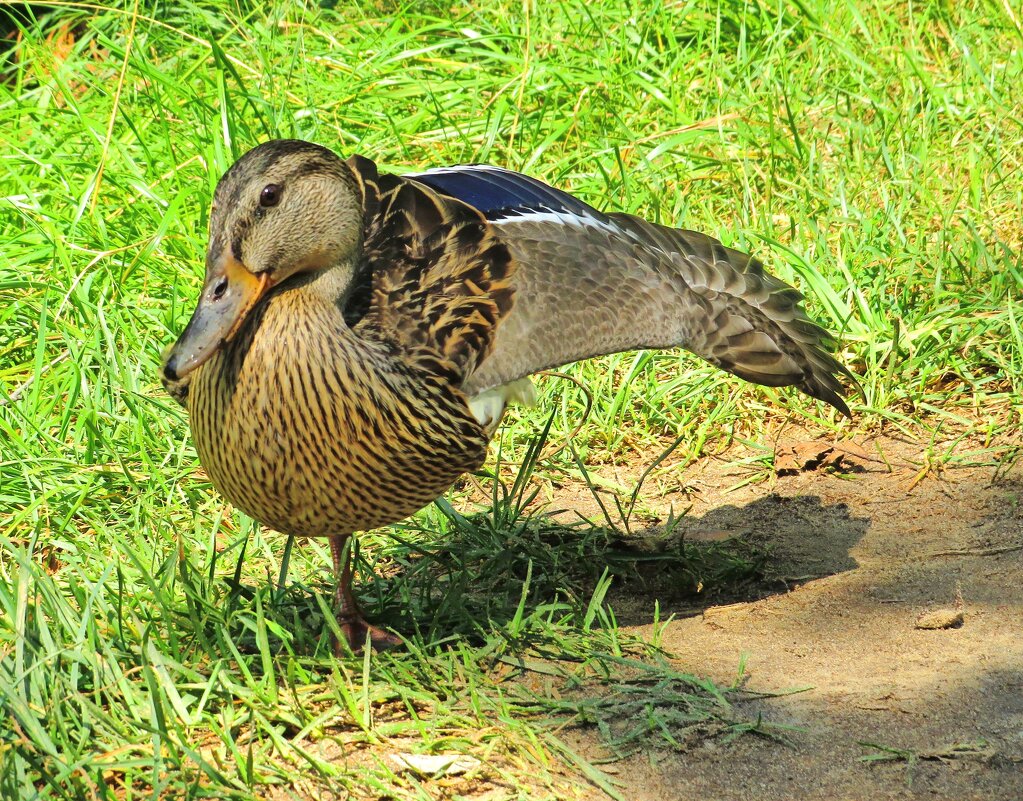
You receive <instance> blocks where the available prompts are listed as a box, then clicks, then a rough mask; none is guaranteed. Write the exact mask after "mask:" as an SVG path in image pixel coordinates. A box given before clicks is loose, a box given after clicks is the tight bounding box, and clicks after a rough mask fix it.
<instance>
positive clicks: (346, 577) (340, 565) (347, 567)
mask: <svg viewBox="0 0 1023 801" xmlns="http://www.w3.org/2000/svg"><path fill="white" fill-rule="evenodd" d="M349 539H350V536H349V535H347V534H345V535H341V536H333V537H330V555H331V557H332V558H333V559H334V575H335V576H336V577H337V586H336V588H335V589H334V606H335V609H336V610H337V623H338V626H339V627H340V628H341V635H342V636H343V637H344V638H345V639H346V640H347V641H348V644H349V645H350V646H351V647H352V650H358V649H360V648H362V647H364V646H365V645H366V642H367V641H369V642H370V643H371V647H372V648H374V649H375V650H377V651H385V650H387V649H388V648H393V647H395V646H396V645H400V644H401V639H400V638H398V637H397V636H395V635H394V634H391V633H390V632H388V631H384V630H383V629H381V628H378V627H377V626H373V625H371V624H370V623H369V621H367V620H366V618H364V617H363V616H362V612H361V611H360V610H359V605H358V604H357V603H356V601H355V596H354V595H352V586H351V585H352V549H351V547H349V544H348V540H349ZM334 650H335V652H336V653H337V654H338V655H340V654H341V643H340V642H338V643H336V645H335V649H334Z"/></svg>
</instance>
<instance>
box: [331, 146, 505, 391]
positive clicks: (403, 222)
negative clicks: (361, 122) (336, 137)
mask: <svg viewBox="0 0 1023 801" xmlns="http://www.w3.org/2000/svg"><path fill="white" fill-rule="evenodd" d="M348 163H349V165H350V166H351V167H352V169H353V171H354V172H355V174H356V176H357V177H358V179H359V180H360V182H361V183H362V186H363V192H364V205H365V209H366V216H365V221H366V222H365V239H364V243H363V252H364V255H363V260H362V263H361V264H360V265H359V267H358V268H357V273H356V281H355V284H354V286H353V288H352V290H351V292H350V295H349V299H348V302H347V304H346V306H345V316H346V319H347V320H348V322H349V324H350V325H352V326H353V327H354V328H355V330H356V331H357V332H359V333H361V334H364V335H365V334H368V335H372V336H378V337H380V338H382V339H384V340H386V341H389V342H392V343H393V344H395V345H396V346H397V347H399V348H400V349H401V350H402V351H404V352H406V353H407V355H408V358H410V359H412V360H416V361H418V363H419V365H420V366H421V367H426V368H427V369H431V370H436V371H440V372H444V373H446V374H448V375H449V377H450V379H451V380H452V382H453V383H454V384H455V385H456V386H460V385H461V384H462V383H463V382H464V380H465V378H466V377H467V376H468V375H470V374H472V373H473V372H474V371H475V370H476V369H477V368H478V367H479V365H480V364H481V363H482V362H483V361H484V359H485V358H486V357H487V355H488V354H489V353H490V352H491V350H492V347H493V343H494V333H495V330H496V327H497V324H498V322H499V321H500V320H501V319H502V318H503V317H505V316H506V315H507V314H508V313H509V311H510V310H511V308H512V302H513V296H514V290H513V289H512V283H511V281H512V275H513V272H514V263H513V261H512V259H511V256H510V255H509V252H508V248H507V247H506V245H505V244H504V243H503V242H502V241H501V240H500V239H499V238H498V237H497V236H496V235H495V232H494V230H493V228H492V226H491V225H490V224H489V222H488V221H487V219H486V218H485V217H484V216H483V214H482V213H480V212H479V211H477V210H476V209H474V208H473V207H472V206H470V205H469V204H467V203H465V202H463V201H461V200H458V199H456V198H454V197H451V196H447V195H442V194H438V193H437V192H435V191H434V190H433V189H431V188H430V187H428V186H425V185H423V184H419V183H416V182H415V181H410V180H407V179H405V178H402V177H399V176H395V175H387V174H380V173H378V172H377V169H376V166H375V165H374V164H373V162H371V161H369V160H368V159H365V158H362V157H360V156H353V157H352V158H351V159H349V161H348Z"/></svg>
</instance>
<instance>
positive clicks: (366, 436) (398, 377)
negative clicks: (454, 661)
mask: <svg viewBox="0 0 1023 801" xmlns="http://www.w3.org/2000/svg"><path fill="white" fill-rule="evenodd" d="M800 299H801V296H800V295H799V293H798V292H796V291H795V290H794V289H792V288H791V287H788V286H787V285H785V284H783V283H782V282H781V281H779V280H777V279H776V278H773V277H772V276H770V275H767V274H766V273H764V272H763V269H762V267H761V266H760V264H759V262H756V261H755V260H752V259H751V258H750V257H749V256H746V255H745V254H741V253H738V252H737V251H734V250H730V249H728V248H725V247H723V246H722V245H721V244H720V243H718V242H716V241H715V240H713V239H710V238H709V237H706V236H703V235H701V234H697V233H695V232H687V231H679V230H675V229H669V228H665V227H663V226H657V225H654V224H653V223H648V222H646V221H643V220H640V219H638V218H636V217H632V216H630V215H621V214H610V215H605V214H602V213H600V212H598V211H596V210H594V209H592V208H591V207H589V206H586V205H585V204H582V203H581V202H579V201H577V200H576V199H574V198H572V197H571V196H569V195H565V194H564V193H560V192H558V191H557V190H554V189H551V188H550V187H546V186H545V185H543V184H540V183H538V182H535V181H532V179H528V178H526V177H525V176H520V175H517V174H515V173H509V172H507V171H502V170H497V169H496V168H489V167H466V168H454V169H449V170H440V171H434V172H428V173H423V174H421V175H415V176H406V177H400V176H394V175H384V174H380V173H378V171H377V169H376V167H375V165H374V164H373V163H372V162H370V161H369V160H367V159H364V158H361V157H358V156H355V157H352V158H351V159H349V160H348V161H347V162H343V161H341V159H339V158H338V157H337V156H335V155H334V154H333V153H331V152H330V151H329V150H326V149H325V148H321V147H319V146H317V145H312V144H309V143H305V142H296V141H280V142H270V143H267V144H265V145H261V146H260V147H258V148H256V149H255V150H253V151H251V152H250V153H249V154H247V155H246V156H245V157H243V158H242V159H241V160H239V162H238V163H237V164H236V165H235V166H234V167H232V168H231V170H229V171H228V173H227V174H226V175H225V176H224V178H223V179H222V180H221V182H220V184H219V185H218V187H217V192H216V195H215V199H214V210H213V214H212V215H211V223H210V248H209V251H208V254H207V277H206V283H205V286H204V288H203V293H202V295H201V297H200V302H199V304H198V306H197V308H196V312H195V314H194V315H193V318H192V320H191V321H190V322H189V325H188V327H187V328H186V330H185V332H184V333H183V334H182V336H181V338H180V339H179V341H178V343H177V344H176V345H175V347H174V348H173V349H172V350H171V351H170V352H169V353H167V355H166V361H165V368H164V380H165V383H166V385H167V387H168V390H169V391H171V393H172V394H174V396H175V397H177V398H179V399H181V400H182V401H183V402H184V403H186V404H187V408H188V413H189V421H190V424H191V428H192V433H193V436H194V438H195V442H196V447H197V449H198V452H199V457H200V460H201V461H202V463H203V465H204V466H205V467H206V469H207V471H208V472H209V475H210V477H211V478H212V480H213V483H214V484H215V486H216V487H217V488H218V489H219V490H220V492H221V493H223V494H224V496H225V497H227V498H228V499H229V500H230V501H231V502H232V503H234V504H235V505H237V506H238V507H239V508H241V509H242V510H244V511H245V512H246V513H247V514H249V515H250V516H252V517H254V518H255V519H257V520H259V521H261V522H262V523H264V524H266V525H268V526H271V527H273V528H276V529H279V530H281V531H284V532H287V533H291V534H295V535H299V536H327V537H330V538H331V549H332V553H333V555H334V562H335V569H336V570H337V571H338V575H339V589H338V604H339V621H340V622H341V625H342V631H343V633H344V634H345V636H346V637H348V638H350V639H351V640H352V641H353V642H356V641H359V640H360V639H361V638H362V637H363V636H365V635H366V634H367V633H369V634H370V635H371V636H373V637H374V638H375V639H379V638H381V637H386V635H385V634H384V633H383V632H380V631H379V630H376V629H374V628H373V627H370V626H369V625H368V624H366V623H365V621H364V620H362V618H361V616H359V614H358V610H357V608H356V607H355V604H354V599H353V598H352V596H351V593H350V590H349V587H348V581H349V578H350V568H349V564H348V557H347V549H346V548H345V541H346V538H347V537H348V536H350V535H351V534H352V533H354V532H356V531H360V530H365V529H369V528H374V527H377V526H382V525H386V524H389V523H392V522H395V521H397V520H400V519H402V518H403V517H406V516H407V515H409V514H411V513H412V512H414V511H416V510H417V509H419V508H421V507H422V506H424V505H426V504H427V503H429V502H430V501H432V500H433V499H435V498H436V497H437V496H439V495H440V494H442V493H443V492H444V491H445V490H446V489H447V488H448V487H449V486H450V485H451V484H452V483H453V482H454V481H455V480H456V479H457V478H458V476H459V475H461V474H462V473H463V472H465V471H467V470H472V469H475V468H476V467H478V466H479V465H480V464H481V463H482V461H483V459H484V457H485V454H486V449H487V441H488V438H489V435H490V433H492V430H493V427H494V426H495V425H496V422H497V420H499V419H500V414H501V412H502V411H503V407H504V404H505V402H506V401H507V399H508V398H509V397H521V396H523V390H522V388H521V386H520V385H519V384H520V383H521V382H520V381H519V380H520V379H523V378H524V377H526V376H528V375H530V374H531V373H534V372H536V371H538V370H541V369H544V368H547V367H552V366H556V365H560V364H564V363H565V362H568V361H573V360H576V359H580V358H586V357H588V356H594V355H599V354H603V353H610V352H614V351H618V350H626V349H634V348H638V347H669V346H674V345H682V346H685V347H688V348H689V349H690V350H692V351H693V352H695V353H697V354H699V355H701V356H703V357H704V358H706V359H707V360H708V361H711V362H712V363H714V364H717V365H720V366H721V367H723V368H725V369H727V370H730V371H731V372H733V373H735V374H737V375H740V376H742V377H744V378H747V379H749V380H753V381H757V382H759V383H763V384H769V385H772V386H782V385H788V384H794V385H796V386H799V387H800V388H801V389H803V390H804V391H805V392H807V393H809V394H811V395H813V396H814V397H818V398H821V399H822V400H825V401H827V402H828V403H831V404H832V405H834V406H836V407H837V408H838V409H840V410H841V411H843V412H846V413H848V409H847V407H846V406H845V403H844V401H843V400H842V398H841V395H840V392H841V390H842V387H841V384H840V383H839V382H838V381H837V379H836V378H835V374H836V373H846V374H847V372H846V371H845V370H844V368H842V367H841V365H839V363H838V362H837V361H835V359H834V357H832V356H831V355H830V354H829V353H828V352H827V350H826V348H827V347H828V346H829V345H830V343H831V340H830V338H829V336H828V335H827V333H826V332H825V331H824V330H823V329H822V328H820V327H819V326H818V325H817V324H816V323H813V322H812V321H810V320H809V318H808V317H807V316H806V314H805V313H804V312H803V310H802V308H801V306H800V305H799V301H800Z"/></svg>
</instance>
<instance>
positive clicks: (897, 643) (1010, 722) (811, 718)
mask: <svg viewBox="0 0 1023 801" xmlns="http://www.w3.org/2000/svg"><path fill="white" fill-rule="evenodd" d="M936 445H937V448H936V450H933V449H932V452H942V451H943V450H944V449H945V448H947V447H949V444H948V443H945V444H942V443H936ZM1003 445H1004V446H1005V447H1006V448H1011V447H1012V445H1013V443H1003ZM779 447H780V450H779V453H782V452H785V453H786V454H788V455H787V456H786V457H785V459H783V460H782V461H786V462H787V463H788V465H789V467H790V470H789V471H787V473H788V474H786V475H781V476H777V477H775V478H773V479H772V480H771V481H768V482H760V483H753V484H749V485H747V486H745V487H743V488H740V489H736V490H733V491H730V492H727V493H723V492H722V491H721V488H722V487H728V486H734V485H735V484H736V483H739V482H740V481H741V479H742V473H741V468H740V469H739V472H737V468H736V467H735V458H734V456H735V454H734V453H730V454H729V455H728V459H727V460H726V459H707V460H705V461H703V462H702V463H700V464H697V465H693V466H690V467H688V468H687V469H686V470H685V471H684V478H683V480H684V482H685V485H686V486H685V491H684V493H679V494H677V495H675V496H673V495H671V494H670V493H669V494H668V495H666V496H665V497H664V498H663V499H661V500H660V501H658V503H662V502H663V506H664V507H665V508H667V506H668V505H669V504H673V505H674V507H675V509H679V508H684V507H685V506H689V505H691V509H690V512H689V514H688V516H687V517H686V520H685V521H684V524H683V533H684V536H687V537H691V538H695V539H700V538H705V539H711V540H713V539H721V538H726V537H732V536H734V537H742V538H746V539H747V540H748V541H750V542H753V543H756V544H758V545H762V546H766V548H767V549H768V552H769V554H770V556H769V559H768V564H767V566H766V574H767V575H766V580H765V581H764V582H763V583H762V586H758V587H756V588H753V589H752V590H749V591H748V594H747V597H746V598H744V599H740V600H738V601H737V602H731V603H729V602H728V601H730V600H733V599H718V602H717V603H713V604H712V605H707V606H699V605H698V606H695V607H694V605H693V599H692V596H691V595H688V596H686V597H681V596H680V597H679V598H678V599H677V602H673V600H672V598H671V592H670V591H667V592H665V590H666V589H669V590H670V588H668V587H667V585H668V583H669V582H670V577H665V578H664V579H662V580H659V581H657V582H656V583H657V584H659V585H660V586H659V587H654V588H647V589H645V590H642V591H639V592H636V591H635V590H634V589H630V588H629V587H626V588H625V589H622V590H620V591H618V593H617V594H616V595H615V596H614V597H613V598H612V599H611V601H612V605H613V606H614V608H615V610H616V612H617V613H618V614H619V619H620V620H624V621H625V622H629V619H630V617H632V618H633V619H634V620H635V621H637V622H638V621H639V620H643V619H646V620H649V617H650V609H651V607H652V598H653V597H658V598H659V599H660V601H661V608H662V611H663V613H664V614H665V615H666V614H668V613H672V612H674V613H676V614H677V615H678V618H677V619H676V620H675V621H674V622H672V623H670V624H669V625H668V626H667V628H666V630H665V632H664V639H663V646H664V648H665V649H666V650H668V651H670V652H672V653H673V654H674V655H675V657H676V658H677V662H678V665H679V666H680V667H681V668H683V669H684V670H686V671H688V672H690V673H693V674H696V675H699V676H707V677H710V678H712V679H714V680H715V681H717V682H719V683H720V684H722V685H726V686H727V685H730V684H731V683H732V682H734V681H735V678H736V675H737V670H738V666H739V663H740V660H741V659H745V660H746V670H747V674H748V678H747V681H746V685H745V686H747V687H748V688H749V689H751V690H757V691H764V692H779V693H784V692H787V691H791V690H794V689H798V688H807V689H806V690H805V691H803V692H798V693H795V694H786V695H782V696H778V697H770V698H758V699H756V700H750V701H744V702H742V704H741V707H740V709H741V711H742V712H743V713H744V714H746V715H751V716H753V717H754V718H755V717H756V715H757V714H761V715H762V716H763V719H764V720H766V721H768V722H770V723H774V724H780V725H783V726H791V727H793V728H792V729H791V730H789V731H788V732H787V733H786V734H787V738H788V741H789V742H788V744H784V743H780V742H775V741H772V740H769V739H764V738H758V737H741V738H739V739H738V740H736V741H734V742H733V743H729V744H723V743H720V742H715V741H713V740H712V741H709V742H705V743H702V744H700V745H698V746H696V747H695V748H693V749H692V750H690V751H687V752H684V753H678V752H671V751H667V750H665V751H663V752H661V751H653V752H647V753H643V754H640V755H635V756H632V757H630V758H629V759H627V760H626V761H624V762H618V763H616V764H614V765H613V766H610V767H611V770H612V771H614V775H615V777H616V780H617V781H618V782H619V783H620V786H621V792H622V793H623V795H624V796H625V797H626V798H628V799H630V800H634V801H647V799H649V800H650V801H662V800H663V799H700V800H701V801H714V800H715V799H757V801H774V799H778V801H802V799H828V800H830V801H841V800H843V799H850V801H852V800H853V799H857V800H858V799H925V798H926V799H984V800H985V801H1001V800H1002V799H1004V800H1005V801H1016V800H1017V799H1023V470H1021V469H1020V468H1019V467H1018V466H1017V467H1013V468H1011V469H1007V470H1005V469H998V468H995V467H962V468H951V467H945V468H944V469H930V470H925V469H924V468H925V466H926V465H927V464H928V461H927V459H926V456H925V450H926V449H925V448H924V447H922V446H921V445H920V444H919V443H911V442H903V441H899V440H897V439H892V438H880V439H876V440H868V439H861V440H860V441H859V442H858V443H857V444H856V445H851V451H850V452H848V453H844V454H843V453H841V449H839V451H831V452H829V451H828V446H827V443H821V442H812V443H811V442H807V441H806V440H801V439H798V438H789V439H787V440H785V441H783V443H782V444H781V445H780V446H779ZM955 447H956V452H960V451H961V452H963V453H965V452H966V451H969V450H972V449H976V448H979V446H978V445H976V444H970V443H967V442H963V443H960V444H958V445H956V446H955ZM790 449H791V450H790ZM817 456H821V457H822V459H820V460H817V459H816V458H815V457H817ZM838 456H842V458H843V462H842V464H840V465H839V467H840V468H841V469H842V470H843V471H849V472H837V471H835V470H833V469H829V468H828V467H827V464H826V463H827V462H829V461H831V462H834V460H835V459H836V458H837V457H838ZM979 458H980V457H978V460H979ZM986 458H990V457H986ZM807 460H809V461H810V464H809V465H807V464H805V462H806V461H807ZM817 461H823V462H824V463H825V464H824V465H823V466H821V465H816V464H815V463H816V462H817ZM815 467H816V469H814V468H815ZM623 470H624V469H623ZM619 478H621V479H623V483H624V482H626V481H627V480H628V478H629V477H628V476H619ZM580 497H581V496H580ZM630 593H635V594H632V595H630ZM722 601H723V602H722ZM632 630H633V631H634V632H636V633H638V634H640V635H641V636H642V635H647V634H649V631H650V630H649V628H648V627H645V626H643V625H636V626H634V627H633V628H632ZM574 739H575V744H576V746H577V747H578V748H580V749H581V750H582V751H583V752H584V753H586V754H587V755H588V756H590V757H593V758H596V757H599V756H600V755H601V753H602V746H601V744H600V741H599V738H598V737H597V736H596V734H595V733H594V732H592V731H586V730H581V731H580V732H578V733H577V735H576V737H575V738H574ZM865 743H866V744H874V745H864V744H865ZM878 747H881V748H889V749H899V751H900V753H901V755H902V757H903V758H900V759H896V760H892V761H884V762H880V761H879V762H870V761H864V759H863V758H864V757H868V756H870V755H871V754H878V753H882V752H881V751H879V749H878ZM885 753H890V754H891V755H893V756H894V753H893V752H885ZM595 797H596V796H595Z"/></svg>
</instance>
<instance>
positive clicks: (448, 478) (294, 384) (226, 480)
mask: <svg viewBox="0 0 1023 801" xmlns="http://www.w3.org/2000/svg"><path fill="white" fill-rule="evenodd" d="M258 351H259V349H258V348H253V349H252V350H251V351H250V352H249V353H248V354H247V355H246V357H245V358H244V359H241V360H237V359H236V360H235V363H234V364H233V365H232V364H231V361H232V357H231V356H230V355H229V354H228V355H225V354H224V353H221V354H217V355H216V356H214V357H213V358H212V359H211V360H210V361H209V362H207V364H205V365H203V366H202V367H201V368H199V371H197V375H196V376H195V378H194V379H193V382H192V385H191V388H190V390H189V417H190V422H191V427H192V434H193V437H194V439H195V443H196V448H197V450H198V452H199V458H200V460H201V461H202V464H203V466H204V467H205V468H206V470H207V472H208V473H209V475H210V478H211V479H212V481H213V484H214V486H216V488H217V489H218V490H219V491H220V492H221V493H222V494H223V495H224V496H225V497H226V498H227V499H228V500H229V501H231V503H233V504H234V505H235V506H237V507H238V508H240V509H241V510H243V511H244V512H245V513H246V514H248V515H249V516H251V517H253V518H255V519H256V520H259V521H260V522H261V523H263V524H265V525H267V526H270V527H271V528H275V529H277V530H279V531H283V532H286V533H289V534H296V535H300V536H326V535H331V534H347V533H352V532H355V531H362V530H366V529H371V528H375V527H377V526H383V525H387V524H390V523H394V522H396V521H398V520H401V519H403V518H405V517H407V516H408V515H410V514H412V513H413V512H415V511H416V510H418V509H421V508H422V507H423V506H425V505H426V504H428V503H430V502H431V501H433V500H434V499H435V498H437V497H438V496H440V495H441V494H442V493H444V492H445V491H446V490H447V489H448V488H449V487H450V486H451V484H452V483H453V482H454V481H455V480H456V479H457V478H458V477H459V476H460V475H461V474H462V473H464V472H466V471H467V470H473V469H475V468H477V467H478V466H479V465H480V464H481V463H482V461H483V459H484V457H485V455H486V437H485V436H484V434H483V432H482V430H481V429H480V427H479V424H478V423H477V422H476V420H475V418H473V417H472V415H471V413H470V412H469V410H468V407H467V406H466V404H465V401H464V398H463V397H462V396H461V395H460V394H459V393H457V392H452V391H451V390H450V388H446V387H444V386H443V384H442V383H441V382H438V381H434V380H430V379H427V380H423V381H416V379H415V377H414V376H409V375H396V374H386V375H383V376H380V375H379V374H378V373H370V372H365V373H360V372H359V367H360V365H358V364H357V363H356V364H352V363H351V361H350V360H349V361H346V362H344V363H343V364H342V366H341V369H332V368H331V367H325V366H324V365H329V364H332V362H331V361H330V360H331V359H334V360H336V358H337V353H336V352H330V353H323V354H318V357H317V358H304V357H307V356H308V354H302V353H294V352H292V353H288V354H287V355H284V356H281V354H280V352H279V345H278V347H277V348H276V349H275V358H273V359H270V360H265V359H262V358H260V357H259V356H260V354H259V353H258ZM278 356H280V358H279V359H278V358H276V357H278ZM396 385H397V386H396Z"/></svg>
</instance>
